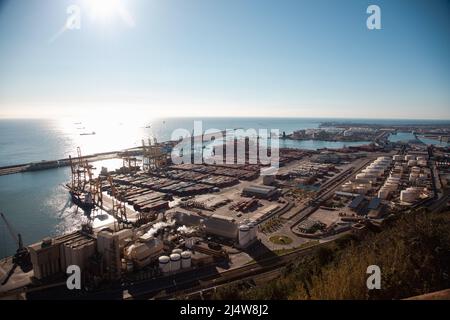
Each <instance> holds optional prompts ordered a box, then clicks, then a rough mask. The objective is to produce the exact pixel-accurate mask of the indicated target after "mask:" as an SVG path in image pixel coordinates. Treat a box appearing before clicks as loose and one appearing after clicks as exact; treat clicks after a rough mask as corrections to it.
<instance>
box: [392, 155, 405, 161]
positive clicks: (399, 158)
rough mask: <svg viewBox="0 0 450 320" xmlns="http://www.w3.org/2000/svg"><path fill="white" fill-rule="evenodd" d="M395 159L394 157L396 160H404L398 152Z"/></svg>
mask: <svg viewBox="0 0 450 320" xmlns="http://www.w3.org/2000/svg"><path fill="white" fill-rule="evenodd" d="M393 159H394V161H402V160H403V157H402V156H401V155H399V154H397V155H395V156H393Z"/></svg>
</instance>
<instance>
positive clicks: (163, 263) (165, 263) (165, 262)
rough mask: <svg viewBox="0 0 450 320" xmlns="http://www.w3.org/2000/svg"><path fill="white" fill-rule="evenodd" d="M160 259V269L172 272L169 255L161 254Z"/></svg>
mask: <svg viewBox="0 0 450 320" xmlns="http://www.w3.org/2000/svg"><path fill="white" fill-rule="evenodd" d="M158 261H159V269H160V270H161V271H162V272H163V273H168V272H170V258H169V257H168V256H161V257H159V258H158Z"/></svg>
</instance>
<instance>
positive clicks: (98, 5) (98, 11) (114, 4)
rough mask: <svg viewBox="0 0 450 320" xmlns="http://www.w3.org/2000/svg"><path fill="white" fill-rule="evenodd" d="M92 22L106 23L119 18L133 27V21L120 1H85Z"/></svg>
mask: <svg viewBox="0 0 450 320" xmlns="http://www.w3.org/2000/svg"><path fill="white" fill-rule="evenodd" d="M85 3H86V6H87V7H88V9H89V11H90V14H91V17H92V19H93V20H100V21H102V22H106V21H108V20H112V19H114V18H116V17H119V18H120V19H121V20H122V21H123V22H125V23H126V24H127V25H128V26H130V27H133V26H134V19H133V17H132V16H131V14H130V13H129V12H128V10H127V8H126V7H125V4H124V3H123V1H122V0H85Z"/></svg>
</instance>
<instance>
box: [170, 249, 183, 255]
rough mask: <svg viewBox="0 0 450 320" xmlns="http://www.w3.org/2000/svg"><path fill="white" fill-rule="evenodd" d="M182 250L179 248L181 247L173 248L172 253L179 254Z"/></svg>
mask: <svg viewBox="0 0 450 320" xmlns="http://www.w3.org/2000/svg"><path fill="white" fill-rule="evenodd" d="M182 252H183V250H181V249H173V250H172V253H178V254H181V253H182Z"/></svg>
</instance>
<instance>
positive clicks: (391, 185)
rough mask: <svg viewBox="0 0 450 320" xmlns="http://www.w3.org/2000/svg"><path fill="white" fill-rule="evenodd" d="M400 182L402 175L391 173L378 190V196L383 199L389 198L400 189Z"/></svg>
mask: <svg viewBox="0 0 450 320" xmlns="http://www.w3.org/2000/svg"><path fill="white" fill-rule="evenodd" d="M399 183H400V177H396V176H394V175H393V174H391V175H389V177H388V178H387V179H386V181H385V182H384V184H383V186H382V187H381V188H380V190H379V191H378V198H380V199H383V200H385V199H387V198H388V197H389V195H390V194H391V193H392V192H394V191H396V190H397V189H398V185H399Z"/></svg>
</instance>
